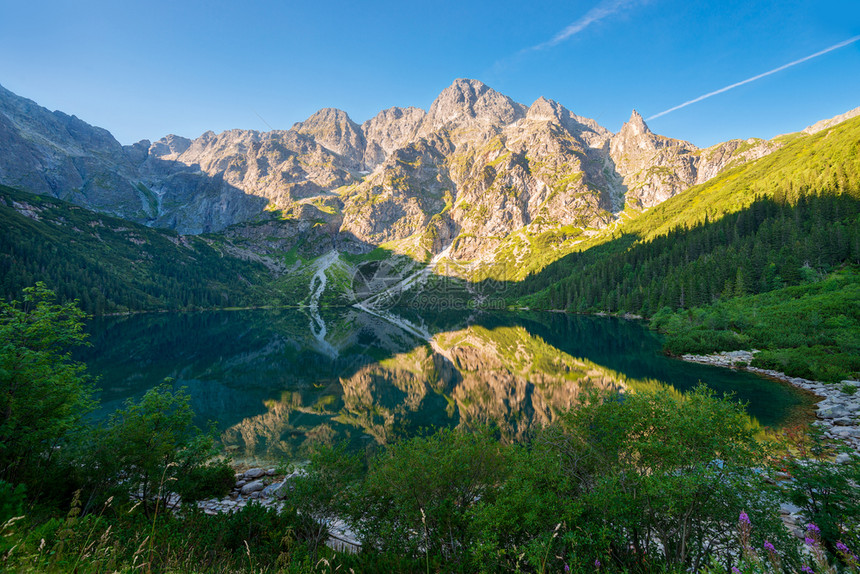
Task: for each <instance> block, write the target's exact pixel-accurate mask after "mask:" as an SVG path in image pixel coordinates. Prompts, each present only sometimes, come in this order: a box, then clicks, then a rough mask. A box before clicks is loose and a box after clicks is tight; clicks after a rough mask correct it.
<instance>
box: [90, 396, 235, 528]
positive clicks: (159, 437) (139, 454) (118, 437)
mask: <svg viewBox="0 0 860 574" xmlns="http://www.w3.org/2000/svg"><path fill="white" fill-rule="evenodd" d="M189 401H190V397H189V396H188V395H187V394H186V393H185V391H184V389H179V390H175V391H174V390H173V389H172V387H171V385H169V384H162V385H159V386H157V387H155V388H153V389H150V390H149V391H147V392H146V394H145V395H144V396H143V397H142V398H141V399H140V401H139V402H135V401H134V400H132V399H129V400H128V401H126V404H125V408H124V409H120V410H117V411H116V412H115V413H114V414H113V415H111V417H110V419H109V421H108V423H107V426H106V427H105V428H104V429H102V432H100V433H97V434H96V436H95V445H94V446H93V450H94V457H95V461H96V468H98V469H99V472H98V473H94V475H95V476H96V477H97V478H98V482H96V484H94V485H93V487H94V488H95V489H99V488H100V487H102V486H107V487H108V488H109V489H110V490H111V491H112V492H118V493H121V494H122V495H123V496H125V497H128V496H129V495H131V496H134V497H139V498H140V500H141V503H142V508H143V510H144V512H145V513H146V515H147V516H149V515H151V514H152V513H153V512H155V509H156V508H157V504H158V503H159V502H160V501H161V500H162V498H163V497H166V495H167V493H168V492H172V491H174V490H179V491H182V492H184V493H185V494H186V495H190V496H192V499H194V498H197V497H196V496H193V494H194V493H193V487H194V486H195V485H196V484H198V483H199V482H202V483H203V484H202V486H204V487H206V488H216V492H219V491H220V492H223V486H224V485H226V482H225V481H224V478H225V473H224V470H223V465H218V464H214V465H211V464H210V465H209V466H208V467H207V466H206V463H207V461H209V460H210V459H211V458H212V456H214V455H215V454H216V452H217V451H215V450H214V448H213V447H214V441H213V439H212V437H211V436H209V435H204V434H201V433H200V431H199V430H198V429H197V428H196V427H195V426H194V425H193V424H192V422H191V421H192V418H193V412H192V411H191V407H190V404H189ZM174 483H175V485H174ZM219 485H220V486H219ZM162 506H163V503H162Z"/></svg>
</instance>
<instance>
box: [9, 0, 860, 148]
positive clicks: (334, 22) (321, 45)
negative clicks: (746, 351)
mask: <svg viewBox="0 0 860 574" xmlns="http://www.w3.org/2000/svg"><path fill="white" fill-rule="evenodd" d="M0 14H2V18H0V84H2V85H3V86H5V87H6V88H7V89H10V90H12V91H13V92H15V93H17V94H19V95H22V96H25V97H28V98H30V99H33V100H35V101H36V102H38V103H39V104H41V105H43V106H45V107H48V108H50V109H60V110H63V111H65V112H67V113H70V114H75V115H77V116H78V117H80V118H82V119H84V120H85V121H87V122H90V123H92V124H95V125H98V126H101V127H104V128H107V129H109V130H110V131H111V132H112V133H113V134H114V135H115V136H116V137H117V139H119V140H120V141H121V142H122V143H132V142H134V141H137V140H139V139H143V138H147V139H150V140H155V139H158V138H159V137H161V136H163V135H165V134H167V133H176V134H179V135H183V136H187V137H196V136H198V135H200V134H201V133H203V132H204V131H206V130H209V129H211V130H214V131H216V132H217V131H221V130H225V129H230V128H245V129H259V130H267V129H269V127H270V126H271V127H274V128H278V129H287V128H289V127H290V126H291V125H292V124H293V123H294V122H296V121H300V120H302V119H304V118H306V117H307V116H308V115H310V114H311V113H313V112H314V111H315V110H317V109H319V108H321V107H337V108H341V109H343V110H346V111H347V113H349V115H350V117H352V118H353V120H355V121H357V122H359V123H360V122H362V121H364V120H366V119H368V118H370V117H372V116H373V115H375V114H376V113H377V112H378V111H379V110H381V109H384V108H387V107H390V106H394V105H397V106H409V105H414V106H418V107H421V108H424V109H427V108H428V107H429V106H430V104H431V103H432V101H433V99H434V98H435V97H436V95H438V93H439V92H440V91H441V90H443V89H444V88H445V87H446V86H448V85H450V83H451V82H452V81H453V80H454V79H455V78H458V77H467V78H477V79H479V80H482V81H484V82H486V83H487V84H489V85H490V86H491V87H493V88H495V89H497V90H499V91H501V92H502V93H505V94H507V95H509V96H511V97H512V98H514V99H515V100H517V101H520V102H522V103H525V104H530V103H531V102H533V101H534V100H535V99H537V98H538V97H539V96H546V97H548V98H551V99H554V100H557V101H559V102H561V103H562V104H563V105H565V106H566V107H568V108H569V109H571V110H572V111H574V112H575V113H577V114H579V115H583V116H586V117H591V118H594V119H596V120H597V121H598V122H599V123H600V124H602V125H604V126H605V127H607V128H608V129H610V130H612V131H617V130H618V129H619V128H620V127H621V125H622V123H623V122H624V121H626V120H627V119H628V117H629V116H630V111H631V109H633V108H636V109H637V110H639V112H640V113H642V115H643V116H645V117H646V118H648V117H651V116H653V115H655V114H658V113H660V112H663V111H665V110H667V109H670V108H672V107H674V106H677V105H679V104H681V103H683V102H687V101H690V100H694V99H695V98H697V97H699V96H701V95H703V94H707V93H710V92H713V91H716V90H719V89H721V88H723V87H725V86H729V85H732V84H734V83H737V82H740V81H743V80H745V79H748V78H751V77H754V76H757V75H759V74H762V73H764V72H767V71H770V70H773V69H776V68H779V67H780V66H783V65H785V64H787V63H790V62H794V61H797V60H799V59H802V58H804V57H807V56H809V55H811V54H814V53H817V52H819V51H822V50H824V49H826V48H828V47H831V46H834V45H836V44H839V43H841V42H844V41H846V40H849V39H852V38H855V37H857V36H858V35H860V2H858V1H857V0H850V1H833V2H828V1H826V0H822V1H813V0H809V1H796V0H780V1H770V0H748V1H734V0H721V1H719V2H712V1H690V0H588V1H581V0H569V1H567V2H531V3H528V2H522V1H521V0H519V1H509V0H494V1H486V2H485V1H481V2H478V1H469V0H456V1H449V0H440V1H435V2H372V1H367V2H355V1H354V0H353V1H350V2H325V1H317V2H253V1H248V2H243V3H242V5H241V6H240V5H239V3H238V2H222V1H219V0H211V1H208V2H196V1H192V0H188V1H184V2H176V1H171V2H162V1H160V0H150V1H149V2H146V3H132V2H122V1H119V2H118V1H116V0H113V1H110V2H91V1H87V0H79V1H77V2H27V3H24V2H20V1H17V0H15V1H12V0H0ZM857 106H860V41H856V42H853V43H851V44H849V45H847V46H844V47H841V48H838V49H835V50H832V51H831V52H828V53H826V54H823V55H821V56H818V57H816V58H813V59H810V60H807V61H805V62H802V63H799V64H797V65H795V66H792V67H789V68H787V69H784V70H782V71H780V72H777V73H774V74H771V75H768V76H765V77H763V78H761V79H758V80H756V81H753V82H749V83H747V84H744V85H741V86H739V87H737V88H735V89H732V90H729V91H727V92H724V93H721V94H718V95H715V96H713V97H710V98H707V99H705V100H702V101H700V102H697V103H694V104H691V105H689V106H687V107H684V108H681V109H678V110H675V111H673V112H671V113H668V114H666V115H663V116H661V117H658V118H656V119H654V120H651V121H650V122H649V125H650V126H651V128H652V129H653V130H654V131H655V132H657V133H662V134H665V135H669V136H672V137H678V138H683V139H687V140H690V141H692V142H693V143H695V144H697V145H700V146H706V145H711V144H713V143H717V142H719V141H724V140H726V139H730V138H733V137H743V138H746V137H752V136H757V137H768V138H769V137H773V136H774V135H777V134H780V133H784V132H789V131H796V130H799V129H802V128H803V127H805V126H807V125H809V124H811V123H814V122H815V121H817V120H819V119H822V118H825V117H830V116H833V115H836V114H839V113H842V112H844V111H847V110H849V109H851V108H854V107H857Z"/></svg>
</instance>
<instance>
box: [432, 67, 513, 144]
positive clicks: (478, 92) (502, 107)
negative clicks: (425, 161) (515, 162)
mask: <svg viewBox="0 0 860 574" xmlns="http://www.w3.org/2000/svg"><path fill="white" fill-rule="evenodd" d="M525 115H526V107H525V106H524V105H522V104H519V103H517V102H515V101H513V100H512V99H511V98H509V97H507V96H505V95H503V94H500V93H499V92H497V91H495V90H494V89H492V88H490V87H489V86H487V85H486V84H485V83H483V82H481V81H478V80H468V79H462V78H461V79H457V80H454V83H453V84H451V85H450V86H449V87H447V88H445V89H444V90H443V91H442V93H441V94H439V96H438V97H437V98H436V100H435V101H434V102H433V104H432V105H431V106H430V111H429V112H428V114H427V119H428V121H427V126H426V128H425V131H426V132H431V131H436V130H438V129H440V128H443V127H468V126H469V125H472V124H489V125H495V126H505V125H508V124H511V123H513V122H515V121H516V120H518V119H520V118H523V117H525Z"/></svg>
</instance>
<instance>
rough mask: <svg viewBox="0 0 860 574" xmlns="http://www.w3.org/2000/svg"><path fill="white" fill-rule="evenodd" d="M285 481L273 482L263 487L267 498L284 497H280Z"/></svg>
mask: <svg viewBox="0 0 860 574" xmlns="http://www.w3.org/2000/svg"><path fill="white" fill-rule="evenodd" d="M285 484H286V483H284V482H273V483H272V484H270V485H269V486H267V487H266V488H264V489H263V496H264V497H266V498H283V497H282V496H281V497H279V496H278V495H279V494H280V490H281V489H282V488H283V487H284V486H285Z"/></svg>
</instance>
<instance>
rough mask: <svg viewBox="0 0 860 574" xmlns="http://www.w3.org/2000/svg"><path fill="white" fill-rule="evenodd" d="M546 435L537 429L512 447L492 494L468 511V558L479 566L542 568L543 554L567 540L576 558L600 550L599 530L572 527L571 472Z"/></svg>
mask: <svg viewBox="0 0 860 574" xmlns="http://www.w3.org/2000/svg"><path fill="white" fill-rule="evenodd" d="M546 438H547V437H546V435H543V437H542V439H541V440H539V441H537V442H535V443H534V444H533V445H532V446H531V447H530V448H526V447H516V448H513V449H512V450H513V452H512V454H511V458H510V461H509V468H510V473H509V475H508V476H507V479H506V480H505V482H504V484H503V485H502V486H501V487H500V488H499V489H498V491H497V492H496V496H495V498H493V499H491V500H485V501H482V502H481V503H480V504H478V505H476V506H475V507H474V508H473V509H472V511H471V518H472V520H473V523H472V529H473V531H474V532H475V543H474V562H475V563H476V564H481V565H482V570H483V571H487V572H514V571H518V570H520V569H523V568H528V569H529V570H532V571H536V572H543V571H547V570H546V567H547V560H548V559H551V563H554V562H555V561H556V558H555V557H556V556H564V555H565V554H567V553H568V552H569V549H570V548H571V546H572V545H575V546H576V549H577V553H578V554H579V555H580V556H581V561H582V562H588V560H589V557H594V558H596V557H597V556H600V555H601V554H600V550H601V549H602V548H605V544H604V543H603V538H604V536H603V534H604V533H602V532H599V531H598V532H591V531H589V532H587V533H586V532H584V531H583V530H581V529H580V530H579V531H578V532H577V531H575V530H574V529H575V526H574V525H576V524H578V523H579V521H580V518H581V515H582V513H583V508H582V504H581V502H580V501H579V500H578V499H577V498H576V497H575V495H574V493H575V482H574V481H573V477H572V476H571V475H569V474H567V473H565V472H564V469H563V468H562V459H561V457H560V456H559V452H558V449H557V448H556V445H554V444H551V441H549V440H546ZM562 527H564V529H563V530H562ZM587 538H588V539H590V538H597V539H598V540H600V541H599V542H597V543H594V542H595V541H594V540H586V539H587Z"/></svg>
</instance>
